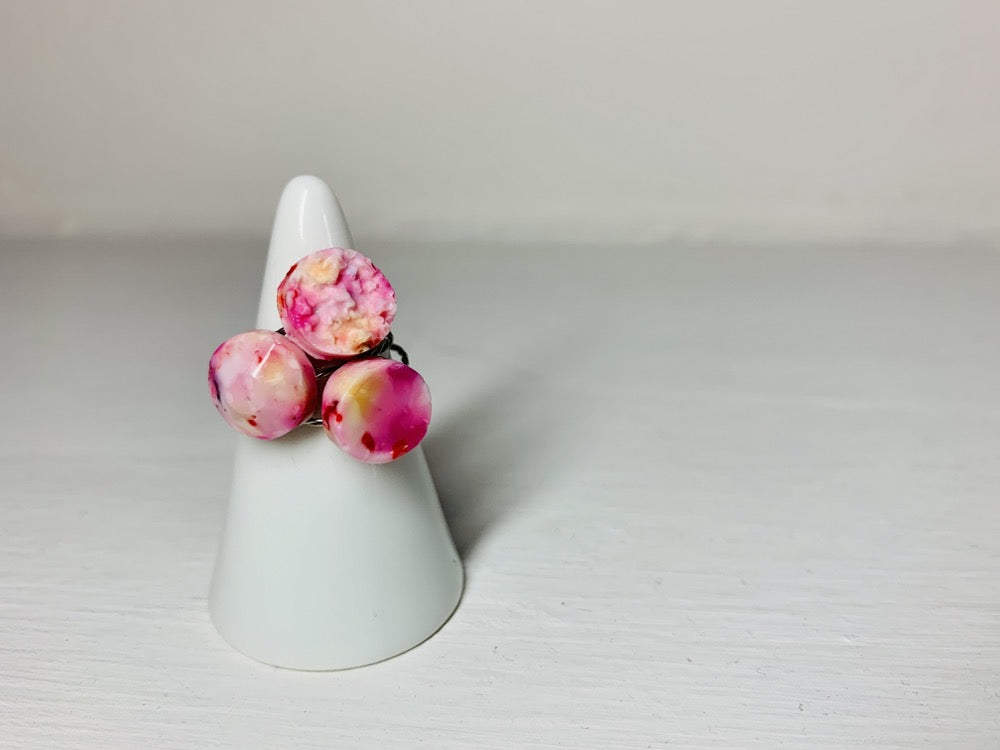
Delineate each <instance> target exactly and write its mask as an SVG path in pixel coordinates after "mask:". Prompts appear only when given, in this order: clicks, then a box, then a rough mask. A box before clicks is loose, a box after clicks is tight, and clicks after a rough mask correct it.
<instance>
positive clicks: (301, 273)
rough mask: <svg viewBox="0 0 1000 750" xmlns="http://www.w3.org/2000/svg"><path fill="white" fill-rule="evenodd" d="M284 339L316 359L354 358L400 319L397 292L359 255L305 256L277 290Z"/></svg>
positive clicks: (328, 252) (322, 253)
mask: <svg viewBox="0 0 1000 750" xmlns="http://www.w3.org/2000/svg"><path fill="white" fill-rule="evenodd" d="M278 315H279V316H280V317H281V322H282V324H283V325H284V327H285V335H287V336H288V338H290V339H291V340H292V341H294V342H295V343H296V344H298V345H299V346H301V347H302V349H303V350H304V351H305V352H306V353H307V354H309V355H311V356H313V357H315V358H316V359H337V358H343V357H353V356H355V355H357V354H361V353H363V352H366V351H368V350H369V349H371V348H372V347H374V346H377V345H378V343H379V342H380V341H382V339H384V338H385V337H386V336H387V335H388V334H389V327H390V326H391V325H392V320H393V318H394V317H395V316H396V293H395V292H394V291H393V288H392V285H391V284H390V283H389V280H388V279H387V278H386V277H385V275H384V274H383V273H382V272H381V271H380V270H379V269H378V268H376V267H375V264H374V263H372V262H371V260H370V259H368V258H367V257H366V256H364V255H362V254H361V253H359V252H357V251H356V250H345V249H342V248H339V247H331V248H328V249H327V250H320V251H318V252H315V253H312V254H311V255H307V256H306V257H305V258H303V259H302V260H300V261H299V262H298V263H296V264H295V265H294V266H292V267H291V268H290V269H289V271H288V273H287V274H286V275H285V278H284V280H282V282H281V284H279V285H278Z"/></svg>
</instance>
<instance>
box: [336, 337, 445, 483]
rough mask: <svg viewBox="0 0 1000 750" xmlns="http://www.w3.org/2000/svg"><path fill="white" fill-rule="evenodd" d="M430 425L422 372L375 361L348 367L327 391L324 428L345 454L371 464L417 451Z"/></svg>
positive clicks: (344, 367)
mask: <svg viewBox="0 0 1000 750" xmlns="http://www.w3.org/2000/svg"><path fill="white" fill-rule="evenodd" d="M430 421H431V393H430V390H429V389H428V388H427V383H425V382H424V379H423V378H422V377H420V373H418V372H417V371H416V370H414V369H413V368H412V367H407V366H406V365H404V364H403V363H402V362H395V361H393V360H391V359H382V358H379V357H375V358H372V359H365V360H359V361H357V362H349V363H347V364H346V365H344V366H343V367H341V368H340V369H339V370H337V371H336V372H334V373H333V374H332V375H331V376H330V380H329V381H327V384H326V387H325V388H324V389H323V427H324V428H325V429H326V434H327V436H328V437H329V438H330V440H332V441H333V442H334V443H336V444H337V445H338V446H339V447H340V448H341V449H342V450H343V451H344V452H345V453H347V454H349V455H351V456H353V457H354V458H357V459H359V460H361V461H364V462H365V463H369V464H384V463H388V462H389V461H394V460H395V459H397V458H399V457H400V456H402V455H404V454H405V453H408V452H409V451H411V450H413V449H414V448H416V447H417V445H418V444H419V443H420V441H421V440H423V439H424V435H426V434H427V426H428V425H429V424H430Z"/></svg>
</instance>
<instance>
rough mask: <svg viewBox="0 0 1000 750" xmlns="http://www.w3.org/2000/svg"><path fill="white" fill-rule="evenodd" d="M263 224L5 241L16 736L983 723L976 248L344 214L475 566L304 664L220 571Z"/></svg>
mask: <svg viewBox="0 0 1000 750" xmlns="http://www.w3.org/2000/svg"><path fill="white" fill-rule="evenodd" d="M265 247H266V240H264V239H263V238H255V239H248V240H245V241H237V240H234V239H205V238H202V239H193V240H169V241H168V240H163V241H154V240H150V239H136V240H131V241H128V240H114V241H107V242H104V241H98V240H87V241H68V240H66V241H34V242H28V241H24V242H12V241H6V242H4V243H3V244H2V245H0V316H2V320H3V333H2V334H0V335H2V339H0V342H2V352H3V357H2V360H0V361H2V363H3V367H2V368H0V399H2V401H0V407H2V408H0V414H2V417H3V419H2V424H3V430H2V431H0V479H2V483H0V488H2V489H0V747H4V748H8V747H10V748H39V749H41V748H45V750H50V749H51V748H102V749H106V748H154V747H155V748H183V749H184V750H189V749H190V748H203V747H204V748H207V747H212V748H240V749H243V748H256V747H267V748H292V747H294V748H330V747H337V748H350V747H372V748H376V747H377V748H387V747H428V748H464V747H477V748H511V747H544V748H580V747H588V748H589V747H593V748H618V747H622V748H647V747H650V748H660V747H688V748H747V747H761V748H774V747H789V748H844V747H879V748H912V747H918V746H920V747H924V746H926V747H934V748H945V747H947V748H996V747H997V746H998V745H1000V505H998V503H997V495H998V486H1000V461H998V454H1000V388H998V376H1000V327H998V322H1000V295H998V294H997V280H998V278H1000V252H998V251H997V249H996V248H989V247H978V246H975V245H966V246H949V247H925V248H919V247H918V248H912V247H910V248H901V247H894V248H893V247H860V246H858V247H844V246H838V247H812V248H802V247H789V248H781V249H774V248H751V249H733V248H720V247H713V246H704V247H674V246H659V247H647V248H632V249H621V248H618V247H599V248H588V247H569V246H566V247H536V246H533V245H531V244H524V245H521V246H517V247H514V246H509V247H486V246H463V245H457V244H455V245H444V246H440V247H430V246H418V247H411V248H407V247H405V246H403V245H402V244H401V243H382V244H376V245H374V246H362V247H361V249H363V250H365V251H367V252H368V254H370V255H372V256H373V257H374V258H375V259H376V261H377V262H378V263H379V265H380V266H381V267H382V268H383V269H384V270H385V271H386V273H387V274H388V275H389V278H390V279H392V281H393V283H394V285H395V286H396V288H397V291H398V293H399V301H400V314H399V318H398V323H397V325H396V326H395V331H396V333H397V337H398V340H399V341H400V342H401V343H403V344H404V345H405V346H406V347H407V349H408V350H409V352H410V354H411V357H412V360H413V363H414V365H415V366H416V367H417V368H418V369H419V370H420V371H421V372H422V373H423V375H424V376H425V377H426V379H427V381H428V382H429V383H430V385H431V388H432V391H433V393H434V399H435V401H434V403H435V416H434V421H433V423H432V426H431V433H430V434H429V436H428V438H427V440H426V441H425V448H426V454H427V458H428V461H429V463H430V466H431V470H432V473H433V474H434V477H435V480H436V482H437V485H438V488H439V491H440V494H441V498H442V503H443V506H444V509H445V512H446V515H447V517H448V520H449V524H450V526H451V529H452V532H453V535H454V538H455V541H456V544H457V546H458V547H459V551H460V552H461V554H462V556H463V559H464V561H465V565H466V571H467V576H468V580H467V585H466V590H465V594H464V597H463V600H462V602H461V604H460V606H459V609H458V611H457V612H456V614H455V615H454V617H453V618H452V619H451V620H450V621H449V622H448V624H447V625H445V627H444V628H443V629H442V630H441V631H440V632H439V633H438V634H437V635H436V636H434V637H433V638H432V639H431V640H430V641H428V642H427V643H425V644H423V645H421V646H419V647H418V648H416V649H414V650H412V651H410V652H408V653H406V654H404V655H402V656H399V657H397V658H394V659H391V660H389V661H387V662H383V663H381V664H378V665H375V666H372V667H366V668H362V669H357V670H351V671H347V672H332V673H301V672H294V671H286V670H279V669H274V668H272V667H267V666H264V665H262V664H259V663H256V662H254V661H251V660H250V659H248V658H246V657H244V656H242V655H240V654H238V653H236V652H235V651H233V650H231V649H230V648H229V647H228V646H227V645H226V644H225V643H224V642H223V641H222V639H221V638H220V637H219V636H218V635H217V634H216V632H215V630H214V629H213V627H212V625H211V623H210V622H209V619H208V614H207V606H206V594H207V588H208V582H209V578H210V576H211V571H212V564H213V559H214V555H215V549H216V544H217V541H218V537H219V533H220V530H221V526H222V522H223V517H224V514H225V502H226V496H227V492H228V483H229V472H230V468H231V467H230V462H231V456H232V452H233V446H234V440H233V436H232V434H231V433H230V432H229V431H228V429H227V428H226V427H225V426H224V425H223V424H222V422H221V420H219V419H218V417H217V415H216V413H215V411H214V409H212V407H211V404H210V403H209V400H208V394H207V386H206V384H205V369H206V363H207V359H208V356H209V354H210V353H211V351H212V349H213V348H214V346H215V345H216V344H217V343H218V342H219V341H221V340H222V339H224V338H226V337H227V336H229V335H231V334H233V333H236V332H237V331H240V330H244V329H247V328H249V327H251V325H252V321H253V316H254V309H255V306H256V301H257V296H258V291H259V290H258V284H259V278H260V273H261V270H262V263H263V257H264V250H265Z"/></svg>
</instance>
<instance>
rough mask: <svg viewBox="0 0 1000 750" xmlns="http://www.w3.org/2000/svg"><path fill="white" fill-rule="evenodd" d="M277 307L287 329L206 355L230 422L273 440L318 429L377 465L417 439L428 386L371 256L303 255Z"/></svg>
mask: <svg viewBox="0 0 1000 750" xmlns="http://www.w3.org/2000/svg"><path fill="white" fill-rule="evenodd" d="M277 306H278V314H279V317H280V318H281V322H282V323H283V326H282V328H279V329H278V330H277V331H267V330H253V331H245V332H244V333H239V334H236V335H235V336H232V337H230V338H228V339H226V340H225V341H224V342H222V344H220V345H219V346H218V347H217V348H216V349H215V351H214V352H213V353H212V356H211V357H210V358H209V365H208V388H209V395H210V396H211V399H212V402H213V403H214V405H215V408H216V409H217V410H218V412H219V414H220V415H221V416H222V418H223V419H224V420H225V421H226V423H227V424H229V426H230V427H232V428H233V429H235V430H236V431H237V432H239V433H242V434H243V435H247V436H249V437H253V438H257V439H260V440H274V439H276V438H280V437H282V436H283V435H287V434H288V433H289V432H291V431H292V430H294V429H295V428H297V427H299V426H300V425H303V424H306V425H317V426H320V425H321V426H322V427H323V428H324V430H325V431H326V434H327V437H329V439H330V440H331V441H332V442H333V443H334V444H336V445H337V446H338V447H339V448H340V449H341V450H343V451H344V452H345V453H347V454H348V455H350V456H352V457H354V458H356V459H358V460H360V461H363V462H365V463H371V464H381V463H387V462H389V461H394V460H396V459H398V458H400V457H401V456H404V455H405V454H407V453H409V452H410V451H412V450H413V449H414V448H415V447H416V446H417V445H419V444H420V441H421V440H423V438H424V435H426V433H427V428H428V426H429V424H430V416H431V399H430V390H429V389H428V387H427V383H426V382H425V381H424V379H423V378H422V377H421V376H420V373H418V372H417V371H416V370H414V369H413V368H412V367H410V366H409V356H408V355H407V353H406V351H405V350H404V349H403V348H402V347H401V346H399V344H397V343H395V341H394V338H393V335H392V331H391V330H390V326H391V324H392V321H393V320H394V319H395V315H396V294H395V291H394V289H393V288H392V285H391V284H390V283H389V280H388V279H387V278H386V277H385V275H384V274H383V273H382V272H381V271H380V270H379V269H378V268H377V267H376V266H375V264H374V263H372V261H371V259H369V258H368V257H366V256H364V255H362V254H361V253H359V252H357V251H356V250H351V249H345V248H327V249H325V250H319V251H317V252H315V253H312V254H310V255H307V256H305V257H304V258H302V259H301V260H299V261H298V262H297V263H295V264H293V265H292V267H291V268H290V269H289V270H288V273H287V274H286V275H285V277H284V279H283V280H282V282H281V284H279V285H278V290H277ZM392 353H396V354H397V355H398V356H399V358H400V359H399V361H397V360H395V359H391V354H392ZM323 381H325V382H323Z"/></svg>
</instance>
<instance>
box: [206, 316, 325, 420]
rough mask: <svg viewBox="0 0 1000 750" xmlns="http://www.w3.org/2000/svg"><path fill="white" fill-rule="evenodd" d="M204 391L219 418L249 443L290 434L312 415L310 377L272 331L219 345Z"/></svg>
mask: <svg viewBox="0 0 1000 750" xmlns="http://www.w3.org/2000/svg"><path fill="white" fill-rule="evenodd" d="M208 388H209V392H210V393H211V396H212V401H213V402H214V403H215V408H216V409H218V410H219V413H220V414H221V415H222V418H223V419H225V420H226V422H228V423H229V424H230V426H232V427H233V428H234V429H236V430H238V431H239V432H242V433H243V434H244V435H249V436H250V437H255V438H261V439H262V440H270V439H272V438H276V437H281V436H282V435H284V434H286V433H288V432H291V431H292V430H294V429H295V428H296V427H298V426H299V425H300V424H302V422H303V421H305V419H306V418H307V417H308V416H310V415H311V414H312V413H313V409H314V408H315V404H316V396H317V387H316V374H315V372H314V370H313V366H312V364H311V363H310V362H309V358H308V357H306V355H305V354H304V353H303V352H302V350H301V349H299V347H297V346H296V345H295V344H294V343H292V342H291V341H289V340H288V339H287V338H285V337H284V336H282V335H281V334H278V333H275V332H274V331H261V330H257V331H247V332H245V333H239V334H237V335H235V336H233V337H232V338H229V339H227V340H226V341H224V342H222V344H220V345H219V348H218V349H216V350H215V352H214V353H213V354H212V358H211V359H210V360H209V363H208Z"/></svg>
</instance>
